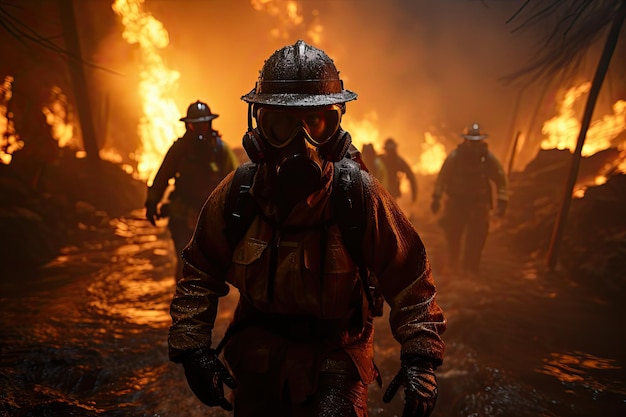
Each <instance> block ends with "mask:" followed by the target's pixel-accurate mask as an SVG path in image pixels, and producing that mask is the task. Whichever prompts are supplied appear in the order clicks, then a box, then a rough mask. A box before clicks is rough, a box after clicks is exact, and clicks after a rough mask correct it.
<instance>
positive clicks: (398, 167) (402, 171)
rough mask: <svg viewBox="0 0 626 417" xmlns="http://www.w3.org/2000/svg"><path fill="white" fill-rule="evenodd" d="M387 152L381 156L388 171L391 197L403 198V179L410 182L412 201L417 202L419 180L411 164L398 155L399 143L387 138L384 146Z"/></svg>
mask: <svg viewBox="0 0 626 417" xmlns="http://www.w3.org/2000/svg"><path fill="white" fill-rule="evenodd" d="M384 150H385V152H384V153H383V154H382V155H381V156H380V157H381V159H382V160H383V162H384V163H385V167H386V169H387V189H388V190H389V193H391V195H392V196H393V197H394V198H396V199H398V198H400V197H401V196H402V192H401V190H400V182H401V181H402V179H403V178H406V179H407V180H408V181H409V184H410V186H411V201H412V202H415V201H416V200H417V180H416V179H415V174H414V173H413V171H412V170H411V167H410V166H409V164H408V163H407V162H406V161H405V160H404V158H402V157H401V156H400V155H399V154H398V143H397V142H396V141H395V140H393V138H387V140H385V146H384Z"/></svg>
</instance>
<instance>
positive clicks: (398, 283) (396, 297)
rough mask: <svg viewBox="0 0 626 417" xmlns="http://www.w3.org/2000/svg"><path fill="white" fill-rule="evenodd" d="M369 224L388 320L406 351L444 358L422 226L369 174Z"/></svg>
mask: <svg viewBox="0 0 626 417" xmlns="http://www.w3.org/2000/svg"><path fill="white" fill-rule="evenodd" d="M364 183H365V185H366V190H367V194H369V195H367V196H366V199H367V200H369V201H371V206H368V207H367V218H368V219H369V221H368V224H367V225H366V228H365V237H364V243H363V245H364V246H363V250H364V255H365V259H367V260H368V267H369V268H370V269H371V270H372V271H373V272H374V273H375V274H376V276H377V277H378V280H379V285H380V289H381V291H382V293H383V296H384V298H385V300H386V302H387V303H388V304H389V306H390V307H391V311H390V315H389V324H390V326H391V331H392V333H393V336H394V338H395V339H396V340H397V341H398V342H399V343H400V345H401V355H402V356H404V355H407V354H408V355H419V356H422V357H425V358H427V359H428V360H430V361H431V362H432V363H433V364H434V365H435V366H438V365H440V364H441V363H442V361H443V352H444V342H443V340H442V339H441V334H442V333H443V332H444V331H445V329H446V320H445V318H444V315H443V311H442V309H441V308H440V307H439V305H438V304H437V302H436V299H435V298H436V297H435V296H436V288H435V283H434V280H433V276H432V271H431V268H430V263H429V260H428V257H427V255H426V249H425V247H424V244H423V243H422V240H421V238H420V237H419V235H418V233H417V231H416V230H415V228H414V227H413V225H412V224H411V223H410V221H409V220H408V218H407V217H406V216H405V215H404V213H403V212H402V211H401V209H400V208H399V206H398V205H397V203H396V202H395V200H394V199H393V197H391V195H390V194H389V193H388V192H387V191H386V190H385V189H384V188H382V186H381V185H380V183H378V182H376V181H371V180H369V178H368V175H367V174H366V173H364Z"/></svg>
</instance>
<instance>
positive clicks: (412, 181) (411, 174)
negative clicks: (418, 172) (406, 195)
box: [400, 159, 418, 200]
mask: <svg viewBox="0 0 626 417" xmlns="http://www.w3.org/2000/svg"><path fill="white" fill-rule="evenodd" d="M400 162H401V165H402V168H401V171H402V172H404V175H406V178H407V179H408V180H409V184H410V185H411V197H412V198H413V200H416V199H417V191H418V190H417V180H416V179H415V173H414V172H413V170H412V169H411V166H410V165H409V164H408V162H406V161H405V160H404V159H400Z"/></svg>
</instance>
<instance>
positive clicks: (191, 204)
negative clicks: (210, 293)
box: [145, 100, 239, 280]
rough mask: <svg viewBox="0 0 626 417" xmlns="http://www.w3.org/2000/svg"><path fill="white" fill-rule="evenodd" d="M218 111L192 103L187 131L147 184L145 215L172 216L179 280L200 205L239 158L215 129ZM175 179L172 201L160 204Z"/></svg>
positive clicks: (151, 218)
mask: <svg viewBox="0 0 626 417" xmlns="http://www.w3.org/2000/svg"><path fill="white" fill-rule="evenodd" d="M218 116H219V115H217V114H215V113H211V109H210V108H209V106H208V105H207V104H206V103H203V102H201V101H199V100H198V101H196V102H195V103H192V104H190V105H189V107H188V109H187V116H186V117H183V118H181V119H180V120H181V121H182V122H185V127H186V131H185V134H184V135H183V137H181V138H178V139H177V140H176V141H174V143H173V144H172V146H171V147H170V148H169V149H168V151H167V153H166V154H165V157H164V158H163V162H162V163H161V166H160V167H159V170H158V171H157V174H156V176H155V177H154V180H153V182H152V185H151V186H149V187H148V195H147V198H146V203H145V206H146V217H147V219H148V221H149V222H150V223H151V224H152V225H155V224H156V223H155V221H156V220H158V219H160V218H161V217H169V220H168V224H167V226H168V229H169V231H170V235H171V237H172V240H173V241H174V248H175V250H176V258H177V263H176V280H179V279H180V278H181V277H182V262H181V259H180V254H181V252H182V250H183V248H184V247H185V245H186V244H187V243H189V239H191V235H192V234H193V230H194V228H195V226H196V220H197V218H198V214H200V209H201V208H202V205H203V204H204V202H205V201H206V199H207V197H208V196H209V194H210V193H211V192H212V191H213V189H215V187H216V186H217V185H218V184H219V183H220V181H222V179H224V177H225V176H226V175H227V174H228V173H229V172H231V171H232V170H234V169H235V168H236V167H237V166H238V165H239V162H238V161H237V158H236V157H235V155H234V153H233V152H232V150H231V149H230V148H229V147H228V145H227V144H226V143H224V142H223V141H222V138H221V136H220V134H219V132H217V131H216V130H214V129H213V125H212V121H213V119H215V118H217V117H218ZM171 179H174V190H173V191H172V192H171V193H169V195H168V199H169V202H168V203H166V204H160V203H161V200H162V199H163V197H164V194H165V191H166V189H167V188H168V185H169V181H170V180H171Z"/></svg>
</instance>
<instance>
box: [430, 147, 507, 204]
mask: <svg viewBox="0 0 626 417" xmlns="http://www.w3.org/2000/svg"><path fill="white" fill-rule="evenodd" d="M472 145H474V146H472ZM481 145H482V146H480V147H476V146H475V144H468V143H461V144H460V145H459V146H458V147H457V148H456V149H455V150H453V151H452V152H450V154H449V155H448V156H447V158H446V159H445V161H444V163H443V165H442V166H441V170H440V171H439V175H438V176H437V181H436V183H435V189H434V191H433V198H435V199H439V198H440V197H441V196H442V195H443V194H444V193H445V194H447V195H448V197H449V198H450V199H452V200H453V201H454V200H457V201H459V202H461V203H463V204H469V203H472V202H474V203H476V204H480V205H483V204H487V205H488V207H491V206H492V205H493V195H492V191H491V184H490V181H493V183H494V184H495V186H496V197H497V199H498V200H504V201H508V199H509V197H508V191H507V187H508V185H507V177H506V174H505V173H504V169H503V168H502V165H501V164H500V162H499V161H498V159H497V158H496V157H495V155H494V154H493V153H491V151H489V149H488V147H487V144H486V143H482V144H481Z"/></svg>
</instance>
